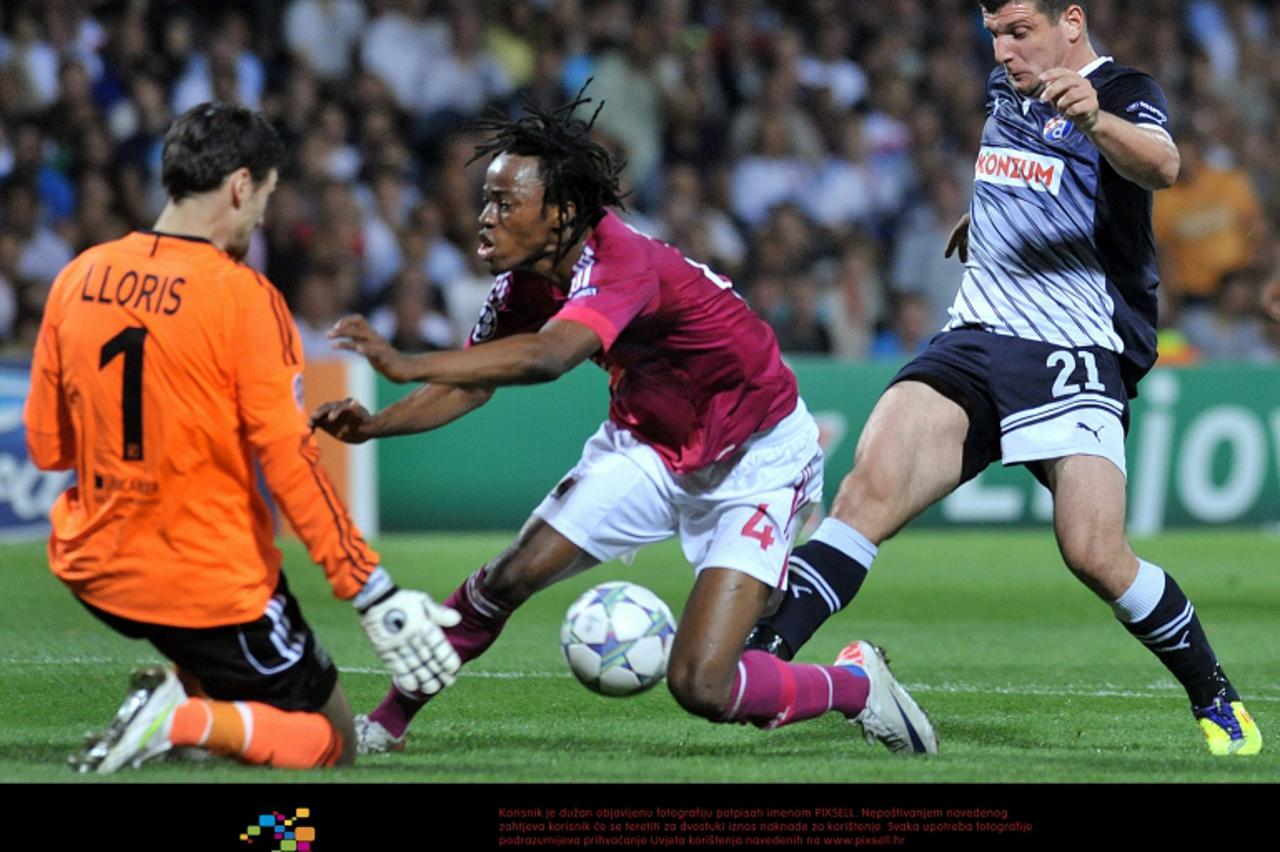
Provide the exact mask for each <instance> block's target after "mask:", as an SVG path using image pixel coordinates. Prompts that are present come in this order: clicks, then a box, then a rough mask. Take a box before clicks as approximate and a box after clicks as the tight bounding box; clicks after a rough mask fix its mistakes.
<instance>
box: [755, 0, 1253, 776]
mask: <svg viewBox="0 0 1280 852" xmlns="http://www.w3.org/2000/svg"><path fill="white" fill-rule="evenodd" d="M982 9H983V24H984V25H985V27H986V29H987V30H988V32H989V33H990V34H991V37H992V43H993V46H994V52H995V59H996V62H997V63H998V65H999V67H997V68H996V69H995V70H993V71H992V72H991V74H990V75H989V77H988V78H987V93H988V98H987V107H986V111H987V116H988V117H987V123H986V127H985V130H984V132H983V137H982V146H983V154H982V155H981V156H980V158H979V160H978V165H977V168H976V176H975V178H976V179H975V186H974V197H973V204H972V206H971V214H966V215H965V217H964V218H962V219H961V220H960V223H959V225H957V227H956V229H955V231H953V233H952V237H951V239H950V240H949V242H948V245H947V248H946V253H947V254H951V253H952V251H953V250H955V249H958V251H959V255H960V259H961V260H963V261H966V263H967V268H966V273H965V277H964V282H963V284H962V285H961V288H960V292H959V293H958V294H957V296H956V300H955V305H954V307H953V314H952V316H953V319H952V321H951V322H950V323H949V324H948V326H947V329H946V330H945V331H944V332H943V333H942V334H939V335H938V336H936V337H935V338H933V340H932V341H930V343H929V346H928V348H927V349H926V350H925V351H924V352H923V353H922V354H921V355H919V356H918V357H916V358H915V359H914V360H913V361H911V362H910V363H908V364H907V366H905V367H904V368H903V369H902V370H901V371H899V373H898V374H897V376H896V377H895V378H894V380H893V383H892V384H891V385H890V387H889V389H888V390H886V391H885V392H884V394H883V395H882V396H881V397H880V400H879V402H877V403H876V406H875V408H874V409H873V411H872V413H871V416H870V419H869V420H868V422H867V424H866V426H865V428H864V429H863V432H862V436H861V437H860V439H859V441H858V446H857V450H856V452H855V462H854V468H853V470H852V472H851V473H849V474H848V475H847V476H846V477H845V479H844V481H843V482H842V483H841V486H840V491H839V494H838V495H837V496H836V499H835V501H834V502H833V504H832V507H831V515H830V516H829V517H828V518H827V519H826V520H825V521H823V522H822V525H821V526H820V527H819V528H818V530H817V532H816V533H815V534H814V536H813V537H812V538H811V539H810V540H809V541H808V542H807V543H805V544H804V545H801V546H800V547H798V548H796V550H795V552H794V555H793V556H792V557H791V573H792V579H791V584H792V589H793V591H794V592H795V593H794V594H790V595H786V596H784V598H783V601H782V604H781V606H780V608H779V609H778V611H777V612H776V613H774V614H772V615H771V616H769V617H768V618H765V619H762V621H761V622H760V624H759V625H758V626H757V628H756V629H755V630H754V631H753V632H752V635H751V638H750V640H749V642H748V647H749V648H759V649H762V650H768V651H771V652H773V653H776V654H779V655H780V656H781V657H782V658H784V659H790V658H791V657H792V655H793V654H794V653H795V651H796V650H797V649H799V648H800V647H801V646H802V645H803V644H804V643H805V642H807V641H808V639H809V638H810V637H811V636H812V635H813V632H814V630H816V629H817V627H818V626H819V625H821V624H822V622H823V621H825V620H826V619H827V618H828V617H830V616H831V615H833V614H834V613H835V612H836V611H837V610H838V609H840V608H842V607H843V606H845V605H847V604H848V603H849V602H850V601H852V600H853V598H854V597H855V595H856V594H857V592H858V589H859V587H860V586H861V585H862V582H863V580H865V579H866V577H867V573H868V570H869V569H870V567H871V565H872V562H873V561H874V559H875V557H876V554H877V551H878V548H879V546H880V545H881V544H882V543H883V542H884V541H885V540H887V539H889V538H890V537H892V536H893V535H894V534H895V533H897V532H898V531H899V530H900V529H901V528H902V527H903V526H905V525H906V524H907V523H909V522H910V521H911V520H912V519H913V518H915V517H916V516H917V515H919V514H920V513H921V512H923V511H924V510H925V509H926V508H928V507H929V506H931V505H932V504H934V503H936V502H937V501H938V500H940V499H941V498H942V497H943V496H945V495H946V494H948V493H950V492H952V491H954V490H955V489H956V488H957V487H958V486H959V485H960V484H961V483H963V482H965V481H968V480H970V479H972V478H973V477H975V476H977V475H978V474H979V473H980V472H981V471H982V470H983V469H985V468H986V467H987V466H988V465H989V464H990V463H991V462H993V461H996V460H1001V461H1002V462H1003V463H1004V464H1006V465H1012V464H1024V465H1026V466H1027V468H1028V469H1029V470H1030V471H1031V472H1032V473H1033V474H1034V475H1035V476H1036V478H1037V479H1038V480H1039V481H1040V482H1041V483H1042V484H1043V485H1045V486H1046V487H1047V488H1048V489H1049V491H1050V492H1051V493H1052V494H1053V497H1054V501H1053V521H1054V532H1055V534H1056V536H1057V541H1058V547H1059V550H1060V552H1061V554H1062V557H1063V560H1064V561H1065V562H1066V564H1067V566H1068V567H1069V568H1070V570H1071V571H1072V572H1073V573H1074V574H1075V575H1076V576H1077V577H1078V578H1079V579H1080V580H1081V581H1082V582H1083V583H1084V584H1085V585H1086V586H1087V587H1088V588H1089V589H1090V590H1091V591H1093V592H1094V593H1095V594H1096V595H1097V596H1098V597H1099V598H1101V599H1102V600H1104V601H1106V602H1107V603H1108V604H1109V605H1110V606H1111V608H1112V611H1113V613H1114V614H1115V616H1116V618H1117V620H1119V621H1120V622H1121V624H1122V625H1123V626H1124V628H1125V629H1126V630H1127V631H1128V632H1129V633H1130V634H1131V635H1132V636H1133V637H1134V638H1135V639H1137V640H1138V641H1140V642H1142V643H1143V644H1144V645H1145V646H1146V647H1147V648H1148V649H1149V650H1150V651H1151V652H1152V653H1154V654H1155V655H1156V657H1157V658H1158V659H1159V660H1160V662H1161V663H1162V664H1163V665H1164V666H1165V667H1166V668H1167V669H1168V670H1169V671H1170V673H1171V674H1172V675H1173V676H1174V677H1175V678H1176V679H1177V680H1178V682H1179V683H1180V684H1181V685H1182V687H1183V688H1184V689H1185V690H1186V694H1187V697H1188V699H1189V701H1190V705H1191V711H1192V716H1193V718H1194V719H1195V721H1196V724H1197V726H1198V727H1199V728H1200V730H1201V732H1202V734H1203V735H1204V738H1205V740H1206V742H1207V745H1208V748H1209V751H1210V753H1211V754H1214V755H1232V754H1241V755H1250V754H1256V753H1257V752H1259V751H1260V750H1261V748H1262V736H1261V734H1260V733H1259V731H1258V728H1257V726H1256V725H1255V724H1254V722H1253V719H1252V718H1251V717H1250V716H1249V714H1248V713H1247V712H1246V711H1245V708H1244V705H1243V704H1242V703H1241V699H1240V695H1239V693H1238V692H1237V691H1236V689H1235V687H1234V686H1232V684H1231V682H1230V681H1229V680H1228V678H1227V676H1226V674H1225V673H1224V672H1223V669H1222V666H1221V665H1220V664H1219V663H1218V660H1217V658H1216V656H1215V655H1214V653H1213V650H1212V648H1211V647H1210V646H1209V642H1208V639H1207V638H1206V636H1205V632H1204V630H1203V628H1202V627H1201V625H1200V621H1199V618H1198V616H1197V615H1196V612H1195V609H1194V607H1193V606H1192V604H1191V602H1190V601H1189V600H1188V599H1187V597H1186V595H1185V594H1184V593H1183V592H1182V590H1181V589H1180V588H1179V587H1178V585H1177V583H1176V582H1174V580H1173V578H1172V577H1170V576H1169V575H1168V574H1166V573H1165V571H1164V570H1163V569H1161V568H1160V567H1158V566H1156V565H1154V564H1152V563H1150V562H1146V561H1143V560H1140V559H1138V558H1137V557H1136V556H1135V555H1134V553H1133V550H1132V549H1131V547H1130V544H1129V541H1128V538H1127V536H1126V532H1125V505H1126V502H1125V494H1126V480H1125V470H1126V466H1125V465H1126V463H1125V454H1124V430H1125V424H1126V423H1127V421H1128V400H1129V398H1131V397H1132V396H1134V395H1135V394H1136V392H1137V389H1136V385H1137V382H1138V381H1139V380H1140V379H1141V378H1142V376H1143V375H1144V374H1145V373H1146V372H1147V371H1148V370H1149V369H1150V368H1151V366H1152V364H1153V363H1154V361H1155V356H1156V352H1155V343H1156V329H1155V324H1156V316H1155V309H1156V303H1155V302H1156V300H1155V290H1156V287H1157V284H1158V278H1157V275H1156V268H1155V266H1156V264H1155V256H1154V255H1155V252H1154V247H1153V245H1152V240H1151V219H1150V213H1149V211H1150V206H1149V203H1150V197H1151V191H1152V190H1154V189H1161V188H1164V187H1168V186H1169V185H1171V184H1172V183H1173V182H1174V180H1175V179H1176V178H1177V175H1178V149H1177V146H1176V145H1175V144H1174V142H1173V139H1172V137H1171V136H1170V135H1169V133H1168V131H1167V130H1166V125H1167V124H1168V121H1169V118H1168V113H1167V109H1168V107H1167V105H1166V102H1165V97H1164V93H1163V92H1162V91H1161V89H1160V87H1159V86H1158V85H1157V84H1156V82H1155V81H1154V80H1152V79H1151V78H1150V77H1148V76H1147V75H1145V74H1143V73H1141V72H1139V71H1136V70H1134V69H1132V68H1129V67H1126V66H1123V65H1120V64H1118V63H1116V62H1114V61H1113V60H1112V59H1111V58H1110V57H1105V56H1101V57H1100V56H1098V55H1097V53H1096V52H1095V51H1094V48H1093V45H1092V43H1091V42H1090V40H1089V30H1088V26H1087V22H1086V18H1085V11H1084V8H1083V7H1082V6H1081V5H1079V4H1075V3H1065V2H1058V0H1034V2H1021V0H982ZM1010 151H1015V152H1017V153H1010ZM1001 158H1010V159H1013V161H1014V162H1016V163H1019V164H1027V163H1031V162H1036V163H1040V164H1042V165H1043V164H1046V163H1052V164H1053V168H1052V169H1049V168H1042V169H1041V170H1040V171H1031V170H1029V169H1025V166H1024V165H1018V166H1017V167H1016V168H1018V169H1019V171H1018V172H1017V175H1018V176H1017V177H1016V178H1013V179H1010V178H1011V175H1013V174H1014V172H1013V171H1012V169H1014V168H1015V166H1014V165H1013V164H1012V163H1006V164H1004V165H1002V164H1001V162H1000V159H1001ZM1015 158H1016V159H1015ZM1033 158H1034V159H1033ZM1058 169H1069V170H1070V175H1067V174H1064V173H1062V172H1059V171H1058ZM802 588H806V589H811V590H812V589H820V590H821V591H822V593H821V594H809V595H805V594H802V593H801V592H800V591H799V590H800V589H802Z"/></svg>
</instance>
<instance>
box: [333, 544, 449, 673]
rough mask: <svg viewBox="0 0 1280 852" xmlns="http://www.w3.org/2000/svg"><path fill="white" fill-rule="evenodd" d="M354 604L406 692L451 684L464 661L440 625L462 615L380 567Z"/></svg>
mask: <svg viewBox="0 0 1280 852" xmlns="http://www.w3.org/2000/svg"><path fill="white" fill-rule="evenodd" d="M353 603H354V604H355V606H356V609H357V611H359V613H360V623H361V625H363V627H364V632H365V633H366V634H367V635H368V636H369V641H370V642H372V643H373V648H374V650H375V651H377V652H378V656H379V657H381V658H382V662H384V663H386V666H387V668H388V669H390V670H391V675H392V678H393V679H394V680H395V682H396V686H398V687H399V688H400V689H401V690H402V691H403V692H406V693H409V694H419V695H421V694H426V695H434V694H435V693H437V692H439V691H440V690H442V689H444V688H445V687H446V686H449V685H450V684H452V683H453V681H454V679H455V677H456V675H457V672H458V669H459V668H460V667H461V666H462V661H461V660H459V659H458V652H457V651H455V650H454V649H453V646H452V645H450V644H449V640H448V639H447V638H445V635H444V631H443V630H441V629H440V628H442V627H453V626H454V625H455V624H457V623H458V622H459V621H461V620H462V616H461V615H459V614H458V613H457V612H456V611H455V610H452V609H450V608H449V607H447V606H441V605H440V604H438V603H436V602H435V601H434V600H432V599H431V596H430V595H428V594H426V593H425V592H415V591H413V590H411V589H401V588H397V587H396V585H395V584H394V583H393V582H391V577H390V576H389V575H388V574H387V572H386V571H384V570H383V569H382V568H378V569H377V570H376V571H374V573H373V575H371V576H370V578H369V582H368V583H366V584H365V587H364V588H363V589H362V590H361V591H360V593H359V594H358V595H356V597H355V600H354V601H353Z"/></svg>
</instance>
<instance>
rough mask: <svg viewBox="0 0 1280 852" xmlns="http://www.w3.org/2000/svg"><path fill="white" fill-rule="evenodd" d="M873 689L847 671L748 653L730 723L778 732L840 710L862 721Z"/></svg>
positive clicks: (732, 697)
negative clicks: (861, 716)
mask: <svg viewBox="0 0 1280 852" xmlns="http://www.w3.org/2000/svg"><path fill="white" fill-rule="evenodd" d="M870 688H871V686H870V683H869V682H868V681H867V678H866V676H865V675H863V674H861V672H860V671H855V670H853V669H851V668H848V667H845V666H815V665H804V664H801V663H788V662H784V661H782V660H780V659H778V658H777V657H775V656H773V655H772V654H767V653H765V652H764V651H754V650H753V651H746V652H745V653H743V655H742V659H741V660H739V661H738V673H737V675H736V676H735V677H734V679H733V688H732V689H731V690H730V692H729V695H730V704H729V708H728V710H726V711H725V715H724V721H726V722H750V723H751V724H753V725H756V726H757V727H761V728H766V729H773V728H777V727H780V726H782V725H787V724H790V723H792V722H799V721H801V720H803V719H812V718H813V717H814V716H821V715H822V714H823V713H826V712H827V711H828V710H839V711H840V712H841V713H844V714H845V715H846V716H856V715H857V714H858V713H861V712H862V708H863V707H865V706H866V703H867V692H868V691H869V690H870Z"/></svg>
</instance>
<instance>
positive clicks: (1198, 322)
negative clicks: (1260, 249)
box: [1181, 267, 1277, 363]
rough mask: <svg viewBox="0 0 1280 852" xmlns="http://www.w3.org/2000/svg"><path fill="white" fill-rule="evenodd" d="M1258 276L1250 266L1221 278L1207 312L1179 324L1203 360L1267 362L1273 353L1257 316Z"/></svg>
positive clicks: (1196, 313)
mask: <svg viewBox="0 0 1280 852" xmlns="http://www.w3.org/2000/svg"><path fill="white" fill-rule="evenodd" d="M1260 284H1261V281H1260V276H1259V274H1258V271H1257V270H1256V269H1255V268H1252V267H1245V268H1243V269H1236V270H1232V271H1231V272H1228V273H1227V274H1226V275H1224V276H1222V282H1221V283H1220V284H1219V285H1218V286H1217V288H1215V292H1214V296H1213V301H1212V302H1211V303H1210V305H1209V310H1207V311H1196V312H1194V313H1190V314H1189V315H1187V316H1184V317H1183V319H1182V322H1181V328H1182V331H1183V333H1185V334H1186V337H1187V342H1188V343H1189V344H1191V345H1192V346H1194V347H1195V348H1196V349H1198V350H1199V351H1200V354H1201V355H1202V356H1203V357H1205V358H1215V359H1221V360H1224V361H1252V362H1257V363H1268V362H1271V361H1275V360H1276V354H1277V353H1276V352H1275V351H1274V350H1273V349H1272V348H1271V346H1270V344H1269V343H1268V342H1267V339H1266V336H1265V335H1264V334H1263V328H1262V321H1261V318H1260V317H1259V316H1258V302H1259V298H1260V293H1261V289H1260V286H1259V285H1260Z"/></svg>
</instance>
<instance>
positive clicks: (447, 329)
mask: <svg viewBox="0 0 1280 852" xmlns="http://www.w3.org/2000/svg"><path fill="white" fill-rule="evenodd" d="M476 316H479V314H478V313H477V314H476ZM369 325H371V326H372V327H373V330H374V331H376V332H377V333H378V334H380V335H382V336H383V337H385V338H386V339H387V341H388V342H389V343H390V344H391V345H392V346H393V347H394V348H396V349H398V350H400V351H401V352H436V351H439V350H441V349H454V348H456V347H457V338H456V337H455V335H454V330H453V324H452V323H451V322H450V321H449V315H448V308H447V306H446V305H445V302H444V296H443V294H442V293H441V292H440V290H439V288H437V287H433V286H432V285H431V282H430V281H428V280H427V276H426V275H424V274H423V272H422V270H421V269H420V268H417V267H409V268H407V269H405V271H404V272H403V273H401V275H400V277H399V278H398V279H397V280H396V282H395V284H394V285H392V289H391V298H390V300H389V302H388V304H386V305H384V306H383V307H380V308H378V309H377V310H375V311H373V312H372V313H370V314H369ZM332 327H333V323H330V324H329V328H332ZM327 330H328V329H326V331H327Z"/></svg>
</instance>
